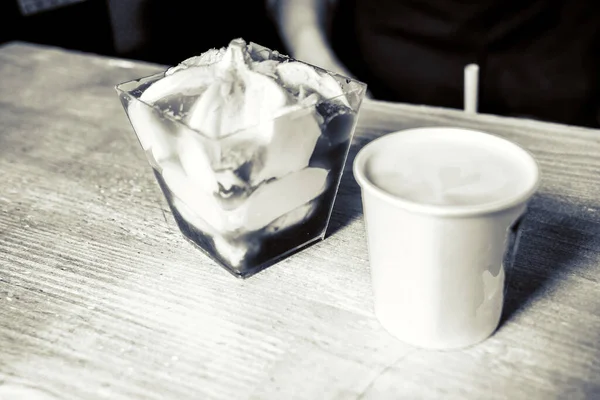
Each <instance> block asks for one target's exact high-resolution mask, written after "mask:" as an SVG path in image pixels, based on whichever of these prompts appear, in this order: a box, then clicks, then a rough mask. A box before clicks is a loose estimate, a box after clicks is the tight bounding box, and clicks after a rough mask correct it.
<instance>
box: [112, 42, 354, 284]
mask: <svg viewBox="0 0 600 400" xmlns="http://www.w3.org/2000/svg"><path fill="white" fill-rule="evenodd" d="M117 90H118V91H119V93H120V96H121V100H122V102H123V106H124V107H125V109H126V112H127V114H128V116H129V120H130V122H131V124H132V126H133V128H134V130H135V132H136V134H137V136H138V139H139V142H140V144H141V146H142V147H143V149H144V150H145V151H146V154H147V157H148V160H149V162H150V164H151V166H152V167H153V169H154V172H155V175H156V177H157V179H158V182H159V184H160V186H161V189H162V191H163V193H164V194H165V196H166V198H167V201H168V203H169V205H170V207H171V210H172V212H173V215H174V217H175V219H176V221H177V223H178V226H179V228H180V229H181V231H182V233H183V234H184V235H185V236H186V237H187V238H188V239H189V240H191V241H192V242H193V243H194V244H196V245H197V246H199V247H200V248H201V249H203V250H204V251H205V252H206V253H207V254H208V255H209V256H211V257H212V258H213V259H215V260H217V261H218V262H219V263H221V264H222V265H223V266H224V267H226V268H227V269H228V270H229V271H230V272H232V273H234V274H235V275H237V276H241V277H246V276H249V275H251V274H253V273H255V272H257V271H259V270H261V269H263V268H265V267H267V266H269V265H271V264H272V263H274V262H276V261H278V260H280V259H282V258H283V257H285V256H286V255H289V254H291V253H292V252H294V251H296V250H299V249H300V248H303V247H304V246H306V245H308V244H310V243H312V242H314V241H316V240H319V239H322V238H323V237H324V234H325V230H326V228H327V224H328V220H329V216H330V213H331V209H332V206H333V202H334V199H335V194H336V191H337V187H338V185H339V181H340V177H341V174H342V170H343V166H344V162H345V158H346V155H347V152H348V149H349V147H350V141H351V138H352V134H353V131H354V125H355V120H356V113H357V111H358V108H359V107H360V103H361V101H362V98H363V96H364V92H365V85H364V84H362V83H360V82H357V81H354V80H351V79H348V78H345V77H341V76H338V75H335V74H332V73H329V72H327V71H324V70H321V69H319V68H316V67H314V66H311V65H308V64H305V63H302V62H300V61H296V60H293V59H291V58H289V57H286V56H282V55H280V54H279V53H277V52H275V51H271V50H270V49H267V48H265V47H262V46H259V45H257V44H255V43H248V44H247V43H246V42H245V41H244V40H242V39H235V40H232V41H231V42H230V43H229V45H228V46H227V47H226V48H221V49H211V50H208V51H206V52H205V53H203V54H201V55H199V56H196V57H192V58H189V59H187V60H185V61H183V62H181V63H180V64H179V65H177V66H174V67H172V68H169V69H168V70H167V71H165V72H164V73H161V74H158V75H154V76H151V77H147V78H143V79H140V80H138V81H133V82H127V83H124V84H121V85H119V86H117Z"/></svg>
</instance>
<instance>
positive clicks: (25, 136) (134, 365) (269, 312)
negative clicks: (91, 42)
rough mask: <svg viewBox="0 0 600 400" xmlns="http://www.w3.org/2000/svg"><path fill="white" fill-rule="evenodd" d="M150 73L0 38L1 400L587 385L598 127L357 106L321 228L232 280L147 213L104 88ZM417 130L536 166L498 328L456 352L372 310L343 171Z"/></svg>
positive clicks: (599, 228)
mask: <svg viewBox="0 0 600 400" xmlns="http://www.w3.org/2000/svg"><path fill="white" fill-rule="evenodd" d="M160 69H161V67H160V66H157V65H151V64H144V63H139V62H130V61H127V60H115V59H110V58H103V57H99V56H95V55H91V54H79V53H73V52H66V51H63V50H60V49H54V48H49V47H40V46H33V45H29V44H25V43H12V44H8V45H5V46H3V47H0V76H1V80H0V177H1V178H0V182H1V190H0V399H2V400H4V399H10V400H12V399H32V400H36V399H311V400H313V399H326V400H333V399H335V400H339V399H399V398H406V399H417V398H422V399H441V398H443V399H471V398H472V399H482V398H485V399H597V398H600V283H599V280H600V185H599V184H598V177H599V176H600V132H598V131H593V130H589V129H583V128H576V127H568V126H563V125H556V124H547V123H541V122H536V121H529V120H521V119H509V118H500V117H494V116H489V115H476V116H466V115H464V114H462V113H461V112H459V111H453V110H445V109H435V108H431V107H418V106H408V105H400V104H388V103H380V102H367V103H366V104H365V105H364V107H363V109H362V111H361V116H360V122H359V127H358V130H357V134H356V140H355V144H354V146H353V149H352V152H351V155H350V158H349V160H348V164H347V169H346V174H345V175H344V178H343V181H342V184H341V188H340V192H339V196H338V199H337V202H336V205H335V209H334V212H333V217H332V218H333V219H332V222H331V224H330V231H329V234H328V237H327V238H326V240H324V241H322V242H320V243H318V244H316V245H314V246H312V247H310V248H308V249H306V250H304V251H302V252H300V253H298V254H296V255H294V256H292V257H290V258H289V259H287V260H285V261H283V262H281V263H279V264H277V265H275V266H272V267H270V268H268V269H267V270H265V271H263V272H261V273H259V274H258V275H255V276H254V277H252V278H250V279H248V280H238V279H235V278H233V277H232V276H231V275H230V274H229V273H227V272H226V271H225V270H223V269H222V268H220V267H218V266H217V265H216V264H215V263H213V262H212V261H210V260H209V259H207V258H206V257H205V256H203V255H202V254H201V253H200V252H199V251H198V250H196V249H194V248H193V247H192V246H191V245H190V244H189V243H188V242H187V241H185V240H184V239H183V237H182V236H181V235H180V234H179V232H178V231H177V229H176V227H175V225H174V223H173V222H172V221H171V220H170V219H169V218H168V217H169V215H168V214H167V215H166V217H167V218H166V219H165V216H164V215H163V212H162V211H161V209H162V208H163V206H162V205H161V203H160V201H159V200H158V199H159V198H160V197H159V196H160V193H159V191H158V187H157V185H156V183H155V181H154V177H153V175H152V173H151V171H150V169H149V168H148V167H147V164H146V161H145V160H144V158H143V157H142V154H141V152H140V150H139V149H138V145H137V143H136V141H135V138H134V137H133V131H132V129H131V127H130V125H129V122H128V121H127V118H126V116H125V113H124V112H123V109H122V106H121V104H120V103H119V101H118V98H117V95H116V92H115V90H114V85H115V84H117V83H119V82H122V81H126V80H129V79H133V78H137V77H140V76H144V75H149V74H150V73H153V72H156V71H158V70H160ZM434 125H435V126H437V125H451V126H462V127H468V128H475V129H481V130H485V131H488V132H492V133H496V134H499V135H501V136H503V137H506V138H508V139H511V140H513V141H515V142H517V143H519V144H520V145H522V146H523V147H525V148H527V149H528V150H530V151H531V152H532V153H533V154H534V155H535V156H536V158H537V159H538V161H539V163H540V166H541V170H542V185H541V188H540V190H539V193H538V194H537V195H536V196H535V197H534V199H533V201H532V203H531V206H530V209H529V212H528V214H527V217H526V219H525V222H524V236H523V238H522V243H521V247H520V248H519V252H518V254H517V257H516V262H515V266H514V268H513V270H512V271H511V275H512V277H511V278H510V285H509V292H508V293H509V294H508V299H507V304H506V313H505V314H506V315H505V318H504V320H503V323H502V325H501V326H500V328H499V330H498V331H497V332H496V334H494V335H493V336H492V337H491V338H489V339H488V340H487V341H485V342H483V343H481V344H480V345H477V346H474V347H471V348H468V349H465V350H461V351H448V352H435V351H424V350H419V349H415V348H411V347H410V346H407V345H405V344H403V343H401V342H399V341H397V340H395V339H393V338H392V337H391V336H390V335H388V334H387V333H386V332H385V331H384V330H383V329H382V328H381V327H380V325H379V324H378V323H377V321H376V320H375V318H374V316H373V314H372V310H371V307H372V298H371V287H370V278H369V269H368V259H367V251H366V242H365V234H364V226H363V221H362V214H361V213H362V210H361V204H360V193H359V189H358V186H357V185H356V183H355V182H354V179H353V177H352V173H351V169H350V167H351V162H352V161H353V157H354V155H355V154H356V151H357V149H358V148H360V147H361V146H362V145H364V144H365V143H366V142H368V141H369V140H372V139H373V138H375V137H378V136H379V135H381V134H384V133H388V132H391V131H395V130H399V129H404V128H408V127H417V126H434Z"/></svg>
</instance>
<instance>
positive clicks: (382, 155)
mask: <svg viewBox="0 0 600 400" xmlns="http://www.w3.org/2000/svg"><path fill="white" fill-rule="evenodd" d="M440 143H442V145H443V144H444V143H446V144H448V143H450V144H452V146H454V147H453V149H454V150H453V151H455V150H456V149H458V150H460V149H461V147H464V149H465V151H466V153H465V154H463V156H465V155H466V156H465V157H462V158H459V159H457V162H459V163H462V162H463V161H461V160H463V159H469V157H470V156H469V154H471V155H473V157H474V160H472V163H471V166H473V165H475V166H477V168H479V167H480V166H481V168H486V165H488V164H486V160H487V159H488V158H489V159H491V158H492V157H488V158H486V157H487V156H485V154H491V155H494V154H496V155H498V156H499V157H500V156H501V157H503V159H504V160H505V161H507V163H508V164H507V167H508V166H510V170H511V171H512V172H511V175H510V176H511V181H512V178H514V179H515V181H514V183H513V182H511V183H510V184H507V185H508V186H506V185H505V186H504V187H510V188H511V189H510V190H509V191H505V193H504V194H503V195H502V196H499V197H498V198H492V199H491V200H490V199H487V200H486V201H481V202H479V203H477V202H475V203H473V202H471V203H470V204H432V203H431V202H427V201H414V199H413V200H410V199H408V198H407V196H399V195H394V194H391V193H390V191H389V190H387V191H386V190H384V189H382V187H380V186H381V185H379V186H378V185H377V184H376V183H375V182H374V181H377V179H376V177H377V176H378V175H377V174H378V173H381V172H382V171H383V170H385V169H390V168H392V169H393V168H394V167H395V166H396V164H404V167H406V166H407V163H408V164H410V162H412V161H406V160H415V164H418V163H421V164H420V165H421V167H419V166H416V167H415V168H423V166H425V167H426V166H427V165H428V164H427V162H428V161H427V157H430V158H431V157H433V156H432V154H431V152H430V149H435V148H436V146H438V147H437V148H438V149H439V146H440ZM457 146H458V147H457ZM473 149H475V150H473ZM440 154H443V153H440ZM478 157H479V159H478ZM402 160H404V161H402ZM432 160H433V161H432V163H435V162H437V161H435V159H433V158H432ZM400 161H402V162H400ZM464 162H470V161H469V160H466V161H464ZM353 172H354V176H355V179H356V180H357V182H358V183H359V185H360V187H361V190H362V200H363V210H364V216H365V227H366V231H367V238H368V249H369V259H370V266H371V278H372V286H373V294H374V308H375V315H376V317H377V318H378V320H379V321H380V323H381V324H382V326H383V327H384V328H385V329H386V330H388V331H389V332H390V333H391V334H392V335H393V336H395V337H397V338H398V339H400V340H402V341H404V342H406V343H409V344H411V345H414V346H417V347H423V348H431V349H452V348H460V347H465V346H469V345H473V344H475V343H478V342H480V341H482V340H484V339H486V338H487V337H489V336H490V335H491V334H492V333H493V332H494V331H495V329H496V328H497V326H498V323H499V320H500V315H501V313H502V306H503V302H504V292H505V290H504V280H505V266H504V265H503V258H504V256H505V252H506V251H507V247H508V243H509V238H510V231H511V227H513V225H514V224H515V222H516V221H517V220H518V219H519V217H520V216H521V215H522V214H523V213H524V212H525V209H526V204H527V201H528V200H529V199H530V198H531V196H532V195H533V194H534V193H535V191H536V190H537V187H538V184H539V169H538V166H537V163H536V161H535V160H534V158H533V157H532V156H531V155H530V154H529V153H528V152H526V151H525V150H523V149H522V148H521V147H519V146H517V145H516V144H514V143H512V142H510V141H507V140H505V139H502V138H500V137H497V136H494V135H490V134H487V133H483V132H477V131H471V130H466V129H457V128H419V129H410V130H405V131H400V132H395V133H391V134H388V135H385V136H383V137H381V138H379V139H376V140H374V141H372V142H371V143H369V144H367V145H366V146H365V147H364V148H363V149H361V150H360V151H359V153H358V155H357V156H356V159H355V161H354V171H353ZM418 172H419V171H418V170H415V174H416V173H418ZM406 179H412V175H410V174H409V175H407V178H406ZM507 193H508V194H507ZM408 197H410V196H408Z"/></svg>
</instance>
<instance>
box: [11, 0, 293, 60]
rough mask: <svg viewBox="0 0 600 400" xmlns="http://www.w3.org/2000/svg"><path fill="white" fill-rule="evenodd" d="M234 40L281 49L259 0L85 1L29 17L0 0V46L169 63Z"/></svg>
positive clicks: (50, 0) (16, 4)
mask: <svg viewBox="0 0 600 400" xmlns="http://www.w3.org/2000/svg"><path fill="white" fill-rule="evenodd" d="M44 2H45V3H48V4H52V0H46V1H44ZM237 37H242V38H244V39H245V40H247V41H253V42H256V43H260V44H263V45H265V46H267V47H271V48H275V49H279V50H280V51H282V52H283V50H284V49H283V46H282V45H281V42H280V40H279V37H278V35H277V31H276V29H275V26H274V24H273V22H272V20H271V19H270V18H269V16H268V15H267V12H266V8H265V1H264V0H246V1H233V2H232V1H224V0H221V1H215V0H210V1H202V0H200V1H197V2H191V1H188V0H168V1H166V0H86V1H83V2H80V3H74V4H68V5H62V6H59V7H55V8H53V9H47V10H44V11H41V12H38V13H35V14H32V15H23V13H22V11H21V9H20V8H19V5H18V3H17V0H0V43H4V42H7V41H11V40H21V41H27V42H33V43H41V44H50V45H55V46H59V47H63V48H68V49H74V50H80V51H86V52H93V53H98V54H103V55H110V56H119V57H124V58H132V59H138V60H144V61H152V62H157V63H161V64H168V65H172V64H176V63H178V62H179V61H181V60H183V59H185V58H187V57H190V56H193V55H197V54H200V53H202V52H204V51H206V50H207V49H209V48H212V47H222V46H225V45H227V43H228V42H229V41H230V40H231V39H234V38H237Z"/></svg>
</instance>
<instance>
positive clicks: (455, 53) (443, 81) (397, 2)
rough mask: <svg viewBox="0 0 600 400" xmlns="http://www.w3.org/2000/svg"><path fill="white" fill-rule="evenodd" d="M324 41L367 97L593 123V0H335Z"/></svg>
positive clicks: (599, 25)
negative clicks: (468, 99) (474, 71)
mask: <svg viewBox="0 0 600 400" xmlns="http://www.w3.org/2000/svg"><path fill="white" fill-rule="evenodd" d="M332 42H333V46H334V50H335V51H336V53H338V55H339V57H340V59H341V61H342V62H343V63H345V64H346V65H347V66H348V68H349V69H350V70H351V71H352V72H353V73H355V74H356V75H357V77H358V78H360V79H362V80H364V81H365V82H366V83H368V84H369V88H370V90H371V91H372V93H373V95H374V96H375V97H376V98H380V99H385V100H391V101H399V102H407V103H416V104H427V105H434V106H444V107H452V108H462V105H463V69H464V67H465V66H466V65H467V64H469V63H478V64H479V66H480V92H479V111H480V112H485V113H493V114H499V115H512V116H527V117H532V118H537V119H541V120H546V121H553V122H561V123H567V124H574V125H585V126H592V127H598V126H599V122H598V117H599V110H600V100H599V99H600V79H599V77H600V1H598V0H534V1H527V0H479V1H473V2H469V1H464V0H463V1H461V0H340V4H339V10H338V12H337V13H336V14H335V20H334V24H333V32H332Z"/></svg>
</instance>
